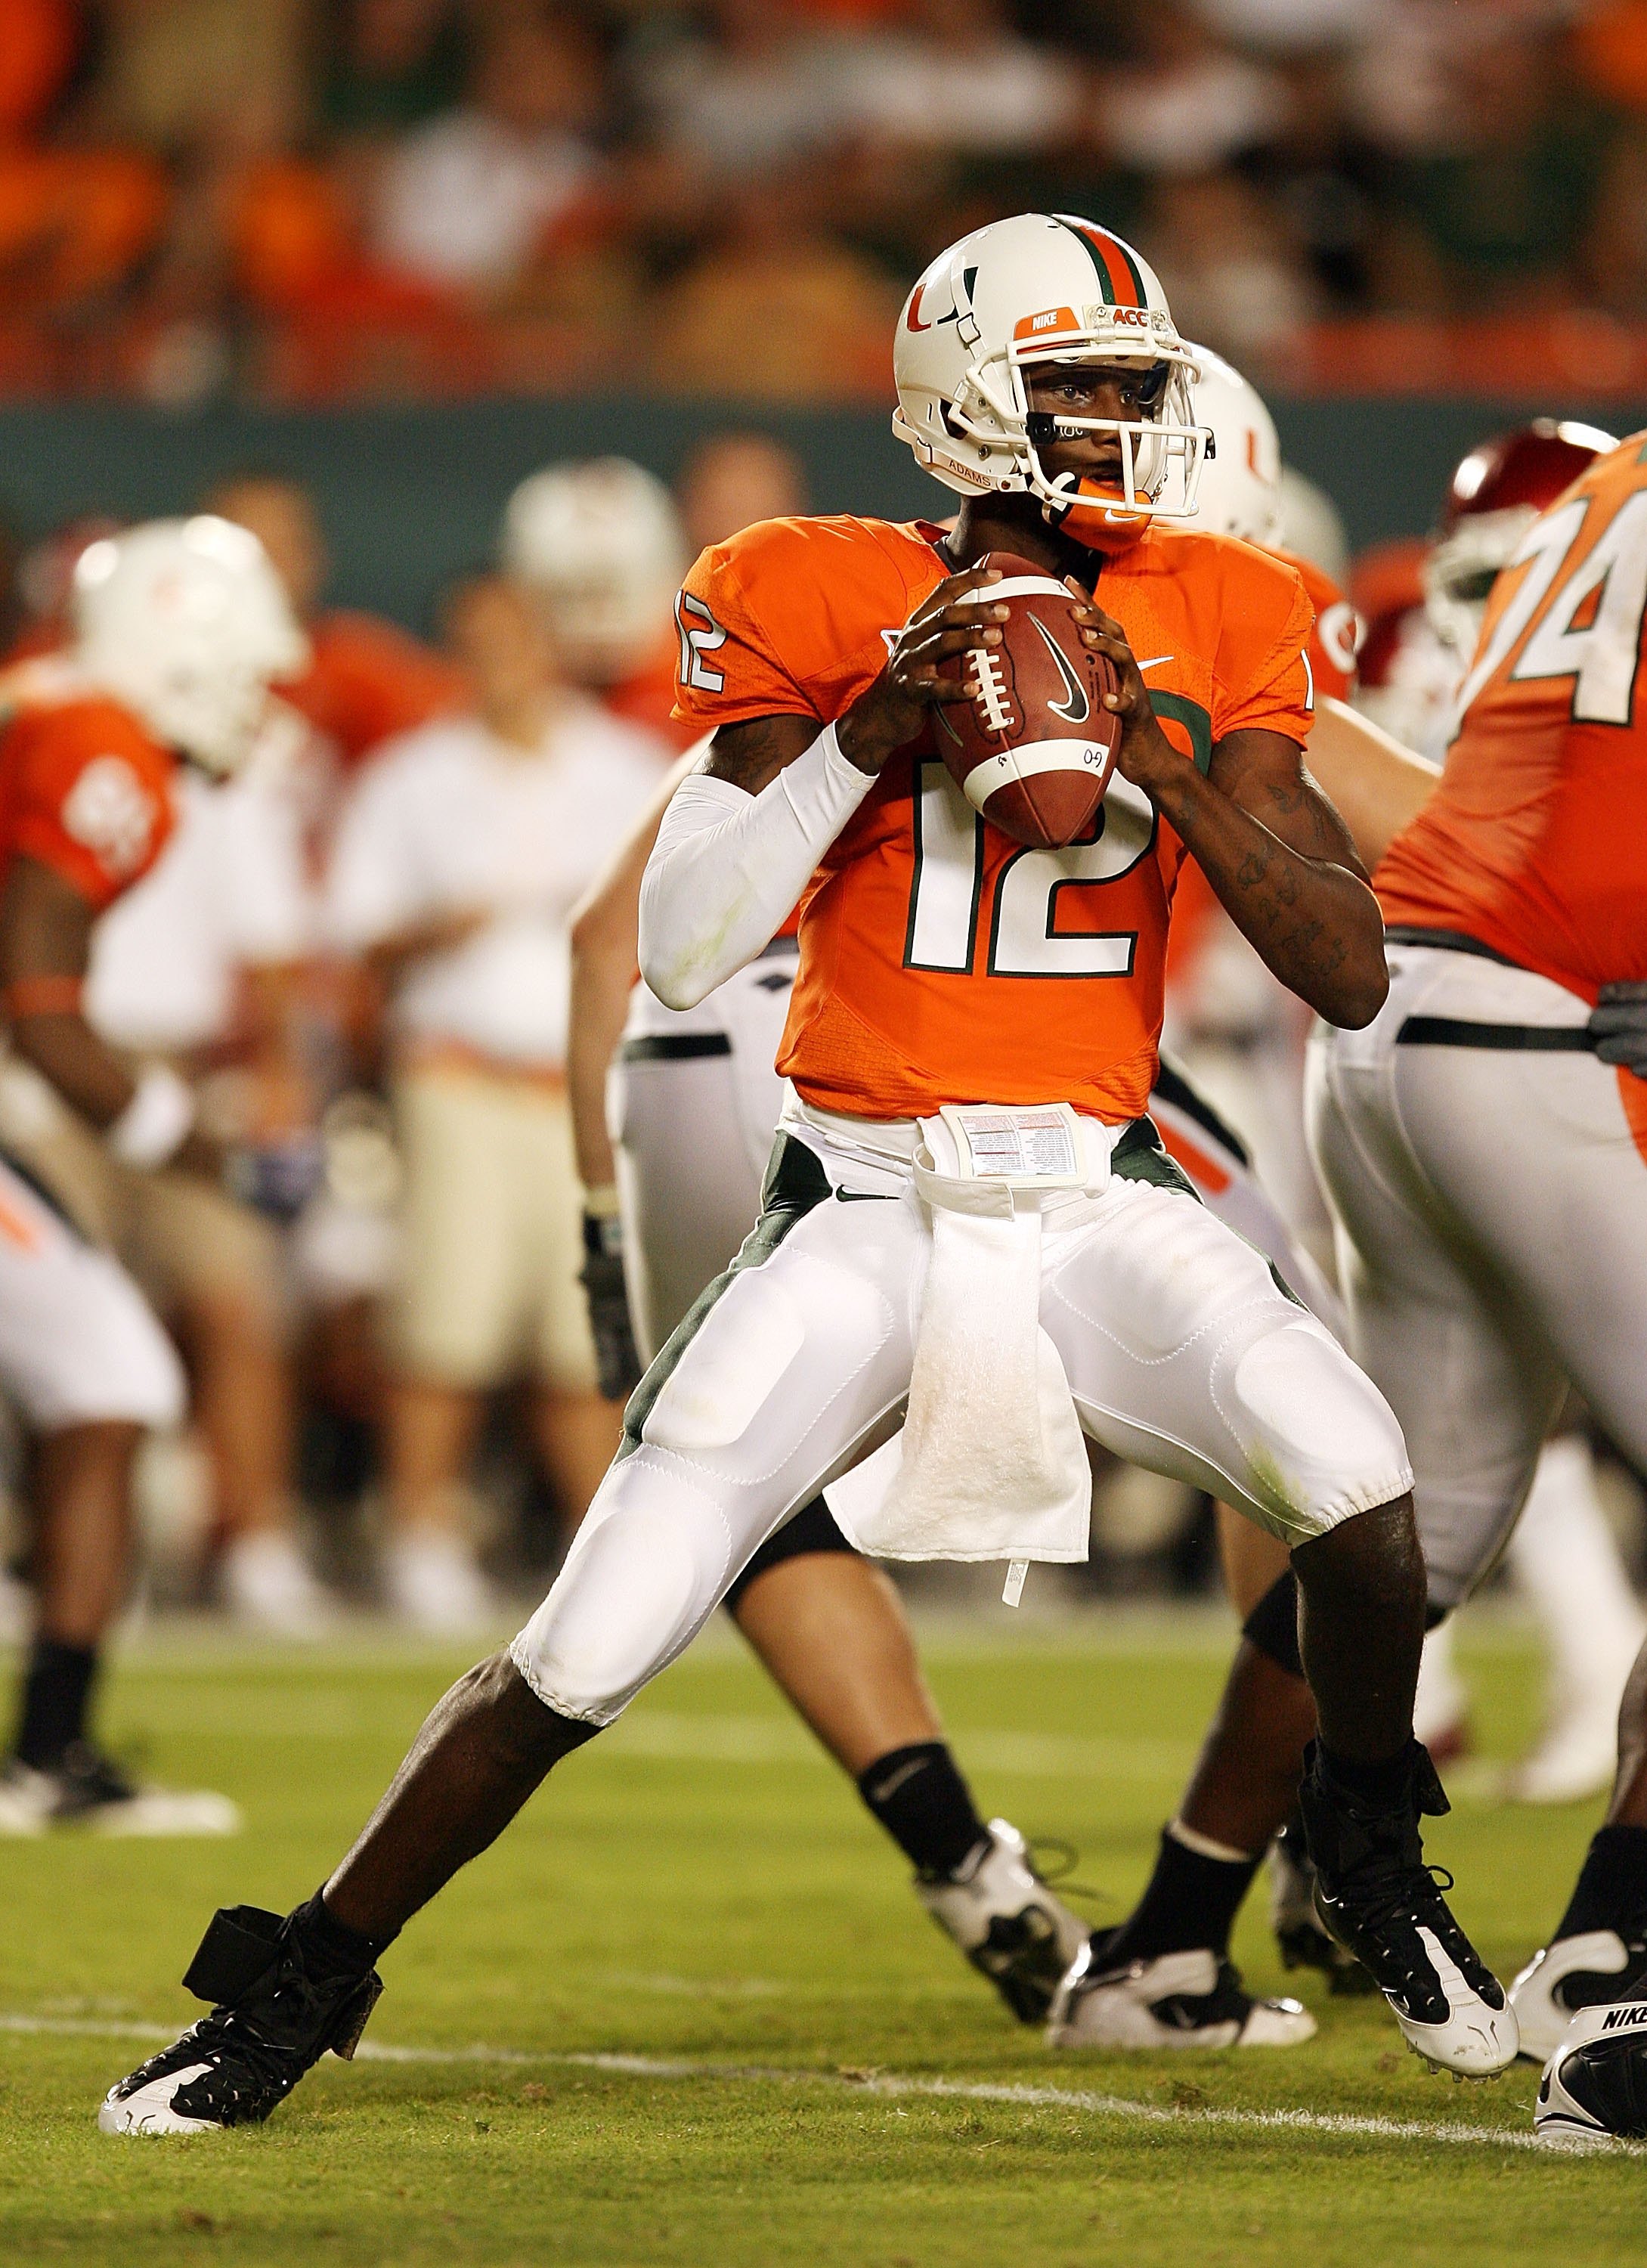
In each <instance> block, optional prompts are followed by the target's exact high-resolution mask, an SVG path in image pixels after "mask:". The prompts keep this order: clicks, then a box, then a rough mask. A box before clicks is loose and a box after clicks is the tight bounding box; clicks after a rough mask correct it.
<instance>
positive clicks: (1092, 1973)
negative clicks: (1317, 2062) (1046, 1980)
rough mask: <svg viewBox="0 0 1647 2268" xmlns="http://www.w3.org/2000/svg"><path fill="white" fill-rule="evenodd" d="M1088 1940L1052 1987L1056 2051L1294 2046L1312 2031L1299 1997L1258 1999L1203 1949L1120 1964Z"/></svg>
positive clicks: (1101, 1944) (1101, 1940)
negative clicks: (1108, 1962) (1114, 1964)
mask: <svg viewBox="0 0 1647 2268" xmlns="http://www.w3.org/2000/svg"><path fill="white" fill-rule="evenodd" d="M1107 1941H1108V1940H1107V1936H1100V1937H1096V1938H1093V1939H1092V1940H1091V1941H1090V1943H1089V1944H1088V1945H1087V1947H1086V1948H1085V1951H1084V1952H1083V1953H1082V1955H1081V1956H1080V1958H1079V1960H1077V1962H1075V1963H1074V1964H1073V1965H1072V1967H1071V1968H1070V1972H1069V1974H1068V1976H1067V1977H1065V1978H1064V1979H1063V1982H1062V1984H1061V1985H1059V1987H1058V1992H1057V1997H1056V1999H1055V2000H1054V2001H1053V2004H1052V2014H1051V2015H1050V2017H1049V2018H1048V2024H1047V2043H1048V2046H1049V2047H1055V2048H1295V2047H1299V2046H1301V2045H1302V2044H1303V2043H1304V2042H1305V2040H1308V2039H1313V2038H1314V2036H1315V2019H1314V2017H1313V2016H1312V2015H1311V2014H1310V2012H1309V2010H1308V2009H1307V2008H1306V2007H1305V2006H1304V2005H1303V2003H1302V2002H1301V2001H1298V2000H1257V1999H1254V1998H1253V1995H1252V1994H1251V1993H1250V1992H1245V1991H1244V1990H1243V1989H1242V1985H1241V1979H1240V1974H1239V1970H1237V1969H1236V1967H1235V1965H1234V1963H1233V1962H1230V1961H1223V1960H1220V1959H1219V1957H1218V1955H1217V1954H1216V1953H1214V1952H1213V1951H1212V1950H1211V1949H1210V1948H1209V1947H1199V1948H1196V1949H1195V1951H1193V1952H1187V1953H1161V1954H1158V1955H1156V1956H1155V1957H1154V1959H1153V1960H1149V1961H1129V1962H1125V1963H1123V1964H1122V1965H1121V1966H1120V1967H1108V1966H1107V1965H1106V1962H1105V1950H1104V1949H1105V1946H1106V1944H1107Z"/></svg>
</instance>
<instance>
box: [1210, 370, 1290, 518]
mask: <svg viewBox="0 0 1647 2268" xmlns="http://www.w3.org/2000/svg"><path fill="white" fill-rule="evenodd" d="M1189 351H1190V353H1191V354H1192V355H1194V357H1195V360H1196V362H1197V363H1198V364H1199V365H1200V371H1201V374H1200V376H1199V377H1198V378H1197V379H1196V380H1195V387H1194V391H1193V393H1192V394H1191V400H1192V401H1194V403H1195V422H1196V423H1197V424H1200V425H1204V426H1205V427H1206V428H1207V430H1208V431H1209V432H1210V434H1211V436H1212V441H1213V446H1211V447H1210V449H1209V450H1208V452H1207V461H1206V464H1205V465H1204V467H1203V468H1202V475H1201V488H1200V491H1199V494H1198V495H1197V497H1196V503H1197V504H1198V506H1199V510H1198V511H1197V512H1196V514H1195V525H1196V527H1201V528H1205V529H1206V530H1207V531H1208V533H1209V534H1212V535H1239V537H1240V539H1241V541H1242V542H1243V543H1275V542H1276V541H1279V539H1280V534H1281V437H1280V435H1279V434H1278V433H1277V432H1276V421H1275V419H1274V418H1273V417H1272V416H1270V414H1269V412H1268V409H1266V408H1265V407H1264V401H1263V397H1262V395H1261V394H1260V393H1259V391H1258V388H1257V387H1255V386H1253V385H1251V384H1249V382H1248V381H1247V380H1246V379H1244V378H1243V377H1242V376H1241V373H1240V372H1239V370H1237V369H1236V368H1235V367H1234V366H1233V365H1232V364H1230V363H1227V362H1225V360H1224V357H1223V356H1222V355H1216V354H1214V353H1213V352H1212V351H1211V350H1210V348H1207V347H1196V346H1192V347H1191V348H1190V350H1189Z"/></svg>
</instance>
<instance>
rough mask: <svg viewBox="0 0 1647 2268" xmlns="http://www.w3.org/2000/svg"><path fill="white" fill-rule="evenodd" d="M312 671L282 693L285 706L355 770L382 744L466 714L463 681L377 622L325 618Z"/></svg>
mask: <svg viewBox="0 0 1647 2268" xmlns="http://www.w3.org/2000/svg"><path fill="white" fill-rule="evenodd" d="M309 652H310V659H309V666H308V668H307V669H305V672H304V674H303V675H302V676H301V677H298V678H294V679H293V680H292V681H291V682H290V684H286V685H283V686H282V687H281V688H280V689H279V690H280V696H281V698H282V700H283V701H285V702H288V703H290V706H291V707H292V708H294V709H296V710H298V711H299V712H300V713H301V714H302V715H303V716H305V717H306V718H308V720H309V722H310V723H311V724H312V725H313V727H314V729H315V731H316V732H317V733H323V734H324V735H325V737H326V738H327V740H330V741H331V742H332V744H333V746H334V747H335V748H336V750H337V753H338V756H339V759H340V761H341V762H342V763H343V765H344V766H345V767H347V768H350V769H352V768H353V766H355V765H356V764H357V763H359V762H360V761H361V760H362V758H363V757H364V756H366V755H370V753H371V750H372V749H373V748H375V747H377V746H378V745H379V742H380V741H382V740H388V739H389V738H390V737H391V736H392V735H393V734H394V733H410V732H412V731H414V730H415V728H416V727H417V726H418V725H426V724H428V722H429V721H430V718H432V717H441V716H444V715H445V713H446V712H447V711H448V710H452V709H461V708H462V707H464V705H465V703H466V702H467V691H466V689H465V686H464V682H463V676H462V673H461V672H460V671H459V670H457V669H455V668H453V666H452V664H451V663H450V662H449V661H447V660H446V659H445V658H444V657H443V656H442V655H440V654H437V653H436V652H434V651H433V650H432V648H430V647H429V646H426V645H424V644H422V643H421V642H420V640H418V639H416V638H415V637H411V636H410V635H409V634H408V632H407V631H405V630H400V629H397V627H396V626H395V624H394V623H393V622H380V621H379V619H378V617H377V616H376V615H358V614H351V613H349V612H346V611H339V612H337V613H335V614H330V615H321V617H320V620H319V621H318V622H312V623H311V624H310V626H309Z"/></svg>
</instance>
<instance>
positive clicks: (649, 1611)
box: [509, 1449, 732, 1725]
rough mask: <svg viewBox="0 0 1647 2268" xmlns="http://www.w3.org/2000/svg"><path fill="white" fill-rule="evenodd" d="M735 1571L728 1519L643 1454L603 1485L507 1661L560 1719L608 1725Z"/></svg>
mask: <svg viewBox="0 0 1647 2268" xmlns="http://www.w3.org/2000/svg"><path fill="white" fill-rule="evenodd" d="M602 1499H605V1501H604V1502H603V1501H602ZM731 1563H732V1546H731V1538H730V1535H729V1531H728V1528H727V1522H726V1519H725V1515H724V1513H722V1512H721V1511H720V1509H719V1507H718V1506H717V1505H716V1504H715V1503H714V1502H713V1501H712V1500H711V1499H710V1498H709V1497H708V1496H706V1495H705V1494H704V1493H703V1492H702V1491H701V1490H700V1489H698V1488H696V1487H695V1486H694V1485H693V1484H691V1483H690V1482H689V1481H687V1479H685V1478H684V1477H683V1476H681V1475H680V1472H679V1471H678V1470H676V1469H673V1467H672V1466H671V1465H670V1464H667V1463H665V1462H664V1461H663V1460H661V1459H658V1457H657V1456H656V1455H655V1454H649V1453H648V1452H647V1451H646V1450H645V1449H641V1450H639V1451H638V1452H637V1453H636V1454H635V1455H634V1456H632V1457H628V1458H626V1459H625V1460H624V1461H623V1462H622V1463H621V1464H620V1465H618V1466H616V1467H614V1469H613V1471H612V1473H611V1474H610V1475H609V1476H607V1481H606V1482H605V1483H604V1484H603V1485H602V1489H601V1492H600V1495H599V1496H598V1497H597V1498H596V1499H595V1502H594V1504H593V1505H592V1506H591V1507H590V1511H589V1515H588V1518H587V1519H586V1520H585V1523H584V1526H583V1528H582V1529H581V1530H580V1531H579V1534H578V1535H577V1541H576V1542H575V1543H574V1544H573V1546H572V1549H571V1550H570V1553H569V1554H568V1556H567V1560H566V1565H564V1567H562V1570H561V1572H560V1574H559V1576H558V1577H557V1578H556V1580H555V1585H554V1587H553V1588H552V1589H551V1590H550V1592H549V1594H548V1598H546V1599H545V1600H544V1602H543V1604H542V1605H541V1606H540V1608H539V1609H538V1611H537V1612H536V1614H535V1615H533V1617H532V1619H531V1621H530V1622H529V1623H528V1624H526V1628H525V1629H524V1630H523V1631H521V1632H520V1634H519V1636H518V1638H516V1639H515V1641H514V1643H513V1645H512V1646H511V1647H510V1649H509V1652H510V1658H511V1661H513V1663H514V1665H515V1667H516V1668H517V1669H518V1671H519V1672H520V1674H521V1675H522V1676H523V1677H524V1678H525V1679H526V1683H527V1684H528V1685H529V1686H530V1687H531V1688H532V1690H533V1692H534V1693H535V1694H536V1695H537V1697H538V1698H539V1700H540V1701H541V1702H542V1703H543V1704H544V1705H545V1707H546V1708H549V1709H552V1710H554V1712H555V1714H556V1715H557V1716H561V1717H571V1718H576V1719H578V1720H580V1721H581V1722H584V1723H587V1724H592V1725H608V1724H610V1723H611V1722H612V1720H613V1719H614V1717H616V1716H618V1715H619V1714H620V1712H621V1711H622V1710H623V1709H624V1708H625V1707H626V1706H627V1705H628V1704H629V1702H630V1701H632V1700H633V1699H634V1697H635V1696H636V1693H638V1692H639V1691H640V1690H641V1688H642V1686H643V1685H644V1684H646V1683H647V1682H648V1680H649V1679H651V1678H652V1677H654V1676H655V1675H657V1673H658V1671H659V1670H660V1669H662V1668H664V1667H665V1664H666V1663H668V1662H670V1661H673V1659H674V1657H675V1655H676V1654H678V1653H680V1652H681V1651H682V1649H683V1648H684V1647H685V1646H687V1645H688V1644H689V1643H690V1642H691V1640H692V1638H694V1637H695V1635H696V1633H697V1631H699V1630H701V1629H702V1625H703V1624H704V1622H705V1621H706V1620H707V1619H708V1617H709V1616H710V1614H712V1613H713V1611H714V1609H715V1608H716V1606H717V1603H718V1602H719V1600H720V1599H721V1597H722V1595H723V1594H724V1591H725V1587H726V1575H727V1570H728V1568H729V1566H730V1565H731Z"/></svg>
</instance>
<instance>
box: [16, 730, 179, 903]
mask: <svg viewBox="0 0 1647 2268" xmlns="http://www.w3.org/2000/svg"><path fill="white" fill-rule="evenodd" d="M176 770H177V760H176V758H175V757H174V756H173V755H171V754H170V753H169V752H168V751H167V750H166V749H165V748H163V747H160V745H159V743H158V741H156V740H151V738H150V737H149V735H148V733H145V732H144V731H143V727H142V725H139V724H138V722H137V720H136V718H135V717H134V716H133V715H132V713H131V711H129V709H123V708H121V706H120V705H119V703H116V702H114V701H110V700H108V699H107V698H106V697H105V696H102V695H101V694H78V695H70V696H67V697H65V698H63V699H61V700H55V701H45V702H40V703H29V704H27V705H25V706H24V707H22V708H20V709H19V710H18V711H17V713H16V714H15V715H13V716H12V717H11V718H10V719H9V720H8V721H7V723H6V724H5V725H4V729H3V730H0V873H4V870H5V869H6V868H7V867H9V866H10V865H11V860H12V859H13V858H16V857H18V856H19V855H21V856H23V857H25V858H33V859H37V860H38V861H39V863H40V865H42V866H49V867H50V868H51V869H52V871H53V873H57V874H61V875H62V878H63V880H65V881H66V882H69V883H71V884H72V885H73V887H75V888H76V889H77V890H78V891H79V893H80V895H81V896H82V897H84V898H85V899H86V900H87V902H89V903H90V904H91V905H92V906H93V907H95V908H96V909H97V911H98V912H99V913H101V912H102V910H103V909H104V908H105V907H106V906H108V905H111V904H113V902H114V900H115V899H116V898H117V897H119V896H120V895H121V893H122V892H123V891H126V890H129V889H130V887H131V886H132V884H133V883H134V882H138V881H141V880H142V879H143V876H144V875H145V874H146V873H148V871H149V869H150V868H151V866H152V865H153V864H154V862H155V860H156V859H157V858H158V857H159V855H160V853H161V851H163V850H164V849H165V844H166V841H167V839H168V837H169V836H170V835H171V833H172V829H173V826H174V825H175V824H176V814H175V812H174V809H173V800H172V783H173V777H174V776H175V774H176Z"/></svg>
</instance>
